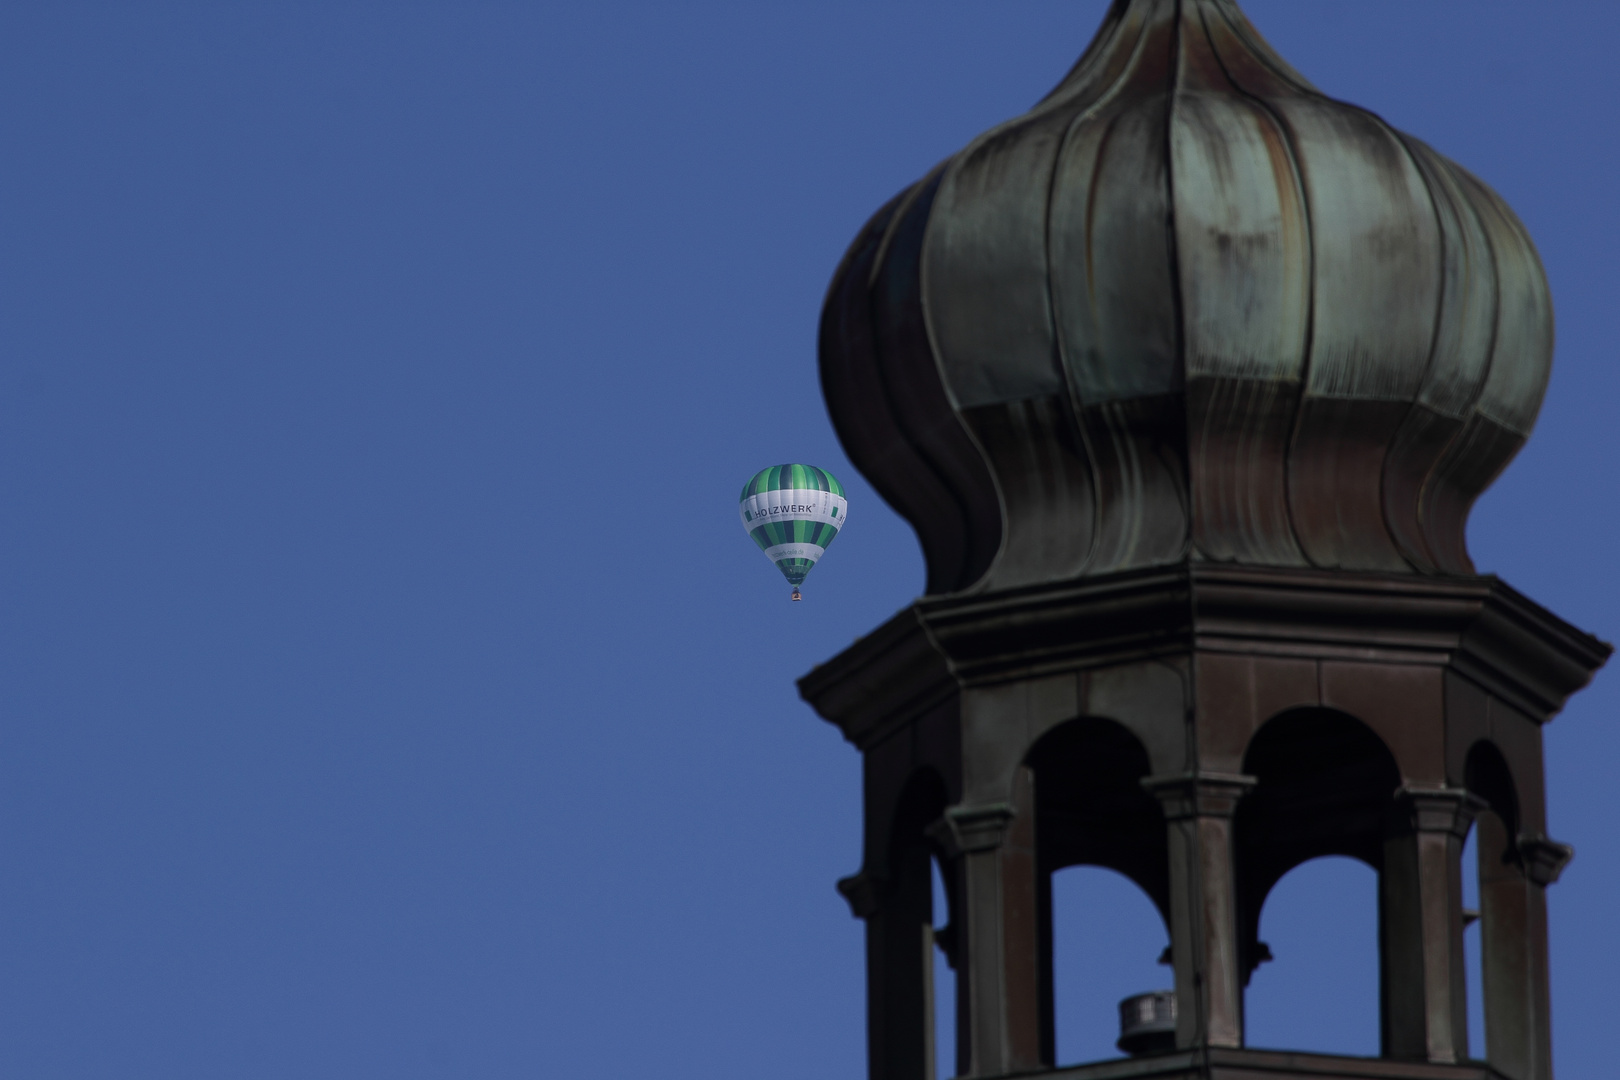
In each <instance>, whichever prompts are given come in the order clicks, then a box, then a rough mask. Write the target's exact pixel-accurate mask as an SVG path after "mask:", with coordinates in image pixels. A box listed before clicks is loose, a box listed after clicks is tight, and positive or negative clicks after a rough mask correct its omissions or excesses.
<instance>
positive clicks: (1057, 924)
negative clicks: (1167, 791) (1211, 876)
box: [1027, 717, 1174, 1064]
mask: <svg viewBox="0 0 1620 1080" xmlns="http://www.w3.org/2000/svg"><path fill="white" fill-rule="evenodd" d="M1027 762H1028V764H1029V767H1030V769H1031V772H1032V773H1033V782H1034V789H1035V820H1036V826H1035V836H1036V853H1037V862H1038V871H1037V878H1038V881H1039V886H1040V890H1041V922H1042V927H1043V932H1042V938H1043V942H1044V946H1045V947H1044V948H1043V949H1042V950H1041V957H1040V962H1041V963H1042V964H1043V971H1042V973H1041V982H1042V993H1041V1004H1042V1011H1043V1014H1044V1015H1043V1017H1042V1025H1041V1027H1042V1031H1041V1036H1042V1042H1043V1057H1044V1059H1045V1060H1046V1061H1048V1062H1051V1063H1053V1064H1069V1063H1075V1062H1080V1061H1091V1060H1097V1059H1100V1058H1111V1057H1117V1056H1119V1053H1120V1052H1119V1050H1118V1049H1116V1046H1115V1040H1116V1039H1118V1038H1119V1035H1120V1014H1119V1003H1120V1000H1121V999H1122V998H1125V997H1128V996H1131V995H1135V994H1140V993H1144V992H1149V991H1154V990H1167V989H1169V988H1170V987H1171V986H1172V984H1173V983H1174V975H1173V973H1172V971H1171V969H1170V968H1169V967H1168V966H1165V967H1161V966H1159V964H1158V962H1159V960H1160V959H1161V958H1163V957H1164V956H1165V955H1166V945H1167V942H1168V931H1167V929H1166V927H1167V926H1168V919H1167V918H1166V916H1165V913H1166V912H1167V911H1168V909H1169V896H1170V886H1169V871H1168V864H1169V854H1168V848H1167V841H1166V834H1165V824H1164V813H1163V810H1162V809H1161V808H1160V805H1159V802H1158V800H1157V799H1155V798H1154V797H1153V796H1151V795H1149V794H1148V793H1147V791H1146V790H1145V789H1144V788H1143V787H1142V783H1141V782H1142V779H1143V778H1144V777H1146V776H1147V775H1148V773H1149V771H1150V763H1149V759H1148V753H1147V750H1146V749H1145V748H1144V747H1143V745H1142V742H1141V740H1139V739H1138V738H1137V737H1136V736H1135V735H1134V734H1132V733H1131V731H1130V730H1129V729H1127V728H1126V727H1125V726H1124V725H1123V724H1120V723H1117V722H1116V721H1113V720H1109V719H1106V718H1103V717H1081V718H1078V719H1075V720H1070V721H1068V722H1066V723H1063V724H1060V725H1058V726H1057V727H1055V728H1053V729H1052V730H1051V731H1049V732H1047V733H1046V734H1045V735H1044V736H1042V737H1041V739H1040V740H1039V741H1037V742H1036V744H1035V745H1034V747H1033V748H1032V749H1031V750H1030V753H1029V756H1028V758H1027Z"/></svg>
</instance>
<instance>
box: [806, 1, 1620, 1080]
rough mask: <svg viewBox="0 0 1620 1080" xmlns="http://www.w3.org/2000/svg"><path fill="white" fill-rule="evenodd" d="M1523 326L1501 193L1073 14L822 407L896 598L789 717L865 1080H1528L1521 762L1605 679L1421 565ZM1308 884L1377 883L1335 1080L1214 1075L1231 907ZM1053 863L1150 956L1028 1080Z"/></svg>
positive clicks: (826, 358)
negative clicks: (1097, 1035) (917, 558)
mask: <svg viewBox="0 0 1620 1080" xmlns="http://www.w3.org/2000/svg"><path fill="white" fill-rule="evenodd" d="M1551 310H1552V309H1551V301H1550V298H1549V295H1548V291H1547V284H1546V279H1545V277H1544V275H1543V273H1542V269H1541V265H1540V262H1539V260H1538V258H1537V256H1536V253H1535V249H1534V247H1533V246H1532V244H1531V242H1530V239H1529V236H1528V235H1527V234H1526V232H1525V230H1524V228H1523V226H1522V225H1521V224H1520V223H1519V221H1518V219H1517V218H1516V217H1515V216H1514V215H1513V213H1512V211H1511V210H1510V209H1509V208H1508V207H1507V206H1506V204H1505V203H1503V201H1502V200H1501V198H1500V197H1499V196H1497V195H1496V194H1495V193H1494V192H1493V191H1491V189H1490V188H1488V187H1487V186H1486V185H1485V184H1484V183H1482V182H1481V181H1479V180H1478V179H1476V178H1475V177H1474V176H1473V175H1472V174H1470V173H1468V172H1467V171H1466V170H1464V169H1463V168H1461V167H1460V166H1458V165H1456V164H1454V163H1453V162H1451V161H1449V160H1447V159H1446V158H1444V157H1442V156H1441V155H1440V154H1438V153H1436V152H1435V151H1434V150H1433V149H1431V148H1430V147H1428V146H1427V145H1425V144H1424V143H1422V142H1420V141H1418V140H1417V139H1415V138H1412V137H1411V136H1408V135H1404V134H1402V133H1400V132H1398V131H1395V130H1393V129H1392V128H1390V127H1389V126H1388V125H1387V124H1385V123H1384V122H1383V121H1382V120H1381V119H1379V118H1378V117H1377V116H1375V115H1373V114H1371V113H1368V112H1366V111H1365V110H1362V109H1358V108H1355V107H1354V106H1350V105H1346V104H1343V103H1341V102H1337V101H1334V100H1331V99H1329V98H1327V97H1325V96H1323V95H1322V94H1321V93H1320V92H1318V91H1317V90H1316V89H1315V88H1313V87H1312V86H1311V85H1310V84H1309V83H1308V82H1306V81H1305V79H1304V78H1303V77H1301V76H1300V75H1299V74H1298V73H1296V72H1295V71H1294V70H1293V69H1292V68H1291V67H1289V65H1288V64H1287V63H1286V62H1284V61H1283V60H1282V59H1281V58H1280V57H1279V56H1277V54H1276V53H1275V52H1273V51H1272V50H1271V49H1270V48H1269V47H1268V46H1267V45H1266V44H1265V42H1264V41H1263V40H1262V39H1261V38H1260V36H1259V34H1258V33H1257V32H1256V31H1255V30H1254V28H1253V27H1252V26H1251V25H1250V24H1249V23H1248V21H1247V20H1246V19H1245V18H1244V16H1243V14H1242V13H1241V12H1240V11H1239V10H1238V8H1237V6H1236V4H1235V3H1233V2H1232V0H1117V2H1116V3H1115V4H1114V5H1113V7H1112V9H1111V10H1110V11H1109V13H1108V15H1107V17H1106V19H1105V20H1104V23H1103V26H1102V27H1101V29H1100V30H1099V32H1098V35H1097V37H1096V39H1095V40H1094V41H1093V42H1092V44H1091V45H1090V47H1089V48H1088V49H1087V50H1086V51H1085V53H1084V55H1083V56H1082V57H1081V58H1080V60H1079V62H1078V63H1077V64H1076V66H1075V67H1074V69H1073V70H1072V71H1071V72H1070V73H1069V75H1068V76H1067V77H1066V78H1065V79H1064V80H1063V81H1062V82H1061V83H1060V84H1059V85H1058V87H1057V88H1056V89H1055V90H1053V91H1052V93H1051V94H1049V95H1048V96H1047V97H1046V98H1045V99H1044V100H1043V101H1041V102H1040V103H1039V104H1037V105H1036V106H1035V108H1034V109H1032V110H1031V111H1030V112H1028V113H1027V114H1025V115H1023V116H1020V117H1017V118H1015V119H1013V120H1010V121H1008V122H1007V123H1005V124H1002V125H1001V126H999V127H997V128H994V129H992V130H991V131H989V132H987V133H985V134H984V135H982V136H980V137H979V138H978V139H976V140H974V141H973V142H972V143H971V144H969V145H968V146H967V147H966V148H965V149H963V150H962V151H961V152H959V153H958V154H956V155H955V156H953V157H951V158H949V159H948V160H946V161H945V162H944V163H943V164H941V165H940V166H938V167H937V168H936V169H935V170H934V171H933V172H931V173H930V174H929V175H927V176H925V177H923V178H922V179H921V180H919V181H918V182H917V183H916V184H914V185H913V186H912V187H910V188H908V189H907V190H905V191H903V192H901V193H900V194H899V195H897V196H896V197H895V198H894V199H893V200H892V201H891V202H890V203H889V204H888V205H886V206H885V207H883V208H882V209H881V210H879V211H878V213H877V215H876V216H875V217H874V218H873V219H872V220H871V221H870V222H869V223H868V224H867V226H866V227H865V229H864V230H862V232H861V233H860V235H859V236H857V237H856V239H855V242H854V244H853V245H852V246H851V247H850V249H849V253H848V254H847V256H846V257H845V259H844V262H843V264H842V265H841V266H840V267H839V269H838V272H837V275H836V277H835V279H834V281H833V285H832V288H831V290H830V293H829V296H828V299H827V303H826V307H825V310H824V312H823V319H822V327H821V378H822V386H823V391H824V394H825V397H826V400H827V405H828V409H829V411H830V412H831V415H832V419H833V423H834V425H835V427H836V428H837V431H838V434H839V438H840V439H841V441H842V442H843V445H844V447H845V449H846V450H847V452H848V454H849V457H850V459H851V460H852V461H853V462H854V463H855V464H856V466H857V467H858V468H859V469H860V470H861V471H862V473H863V474H864V475H865V476H866V478H867V479H868V480H869V481H870V482H871V484H872V485H873V486H874V487H875V488H877V489H878V491H879V492H881V493H882V494H883V496H884V498H885V499H886V500H887V501H888V502H889V503H890V504H891V505H892V506H893V507H894V508H895V509H896V510H897V511H899V512H900V513H901V514H902V515H903V516H905V517H906V518H907V519H908V520H909V521H910V522H911V523H912V525H913V526H914V527H915V529H916V531H917V534H918V537H919V540H920V542H921V544H922V548H923V551H924V554H925V556H926V558H927V563H928V579H927V580H928V586H927V594H926V595H924V596H923V597H922V598H920V599H919V600H917V601H916V602H914V603H913V604H911V605H910V606H909V607H908V608H906V609H905V610H903V611H901V612H900V613H899V614H897V615H896V616H894V618H892V619H890V620H889V621H888V622H887V623H885V624H884V625H883V626H881V627H879V628H877V629H876V630H874V631H873V632H872V633H871V634H869V635H867V636H866V637H865V638H863V639H861V640H860V641H858V642H856V643H855V644H854V645H853V646H851V647H850V648H849V649H847V650H846V651H845V652H843V653H842V654H840V655H839V656H837V657H834V658H833V659H832V660H830V661H828V662H827V663H825V664H823V665H821V666H819V667H818V668H816V669H815V670H814V671H812V672H811V673H810V674H809V675H807V676H805V677H804V678H803V679H802V680H801V681H800V689H801V692H802V694H803V695H804V697H805V698H806V700H808V701H809V702H810V703H811V704H812V705H813V706H814V707H815V708H816V710H817V711H818V712H819V713H820V714H821V715H822V716H823V717H825V718H826V719H827V720H829V721H831V722H832V723H834V724H836V725H837V726H838V727H839V728H840V730H841V731H842V732H843V734H844V736H845V737H846V738H847V739H848V740H849V741H850V742H851V743H853V744H854V745H855V746H856V747H857V748H858V749H859V750H860V752H861V754H862V756H863V763H864V804H865V837H864V854H863V860H862V864H861V868H860V871H859V873H857V874H855V875H854V876H852V877H850V878H846V879H845V880H844V881H842V882H840V883H839V889H840V891H841V892H842V893H843V894H844V896H845V897H846V898H847V899H848V900H849V902H850V904H851V906H852V908H853V909H854V912H855V914H856V915H857V916H859V917H860V918H861V919H863V920H864V921H865V924H866V955H867V1002H868V1039H869V1075H870V1077H871V1080H934V1076H935V1075H936V1072H937V1073H938V1075H940V1076H949V1075H956V1076H962V1077H975V1078H978V1077H999V1076H1008V1075H1013V1074H1018V1075H1026V1076H1028V1075H1035V1076H1039V1075H1052V1076H1062V1077H1064V1078H1065V1080H1093V1078H1095V1080H1103V1078H1105V1077H1107V1078H1113V1077H1125V1076H1130V1077H1165V1078H1170V1077H1177V1078H1181V1077H1186V1078H1191V1077H1208V1078H1215V1077H1227V1078H1231V1080H1238V1078H1240V1077H1241V1078H1245V1080H1248V1078H1253V1077H1257V1076H1262V1075H1263V1076H1267V1077H1276V1078H1286V1077H1314V1078H1351V1077H1358V1078H1369V1077H1386V1078H1414V1080H1415V1078H1419V1077H1422V1078H1428V1080H1465V1078H1467V1080H1487V1078H1493V1077H1505V1078H1509V1080H1549V1078H1550V1077H1551V1076H1552V1066H1551V1040H1550V1033H1549V995H1548V973H1547V917H1546V900H1545V890H1546V888H1547V887H1548V886H1549V885H1551V884H1552V883H1553V882H1554V881H1555V880H1556V879H1557V877H1558V874H1559V871H1560V870H1561V869H1562V867H1563V866H1564V864H1565V863H1566V862H1567V861H1568V859H1569V858H1570V855H1571V852H1570V849H1569V848H1568V847H1566V846H1565V845H1563V844H1560V843H1558V842H1557V841H1555V840H1553V839H1551V838H1550V837H1549V835H1548V832H1547V824H1546V820H1545V799H1544V795H1543V790H1542V784H1543V767H1542V758H1541V745H1542V744H1541V726H1542V725H1543V724H1545V723H1546V722H1547V721H1549V720H1550V719H1551V718H1552V717H1553V716H1554V715H1555V714H1556V713H1557V712H1558V711H1559V709H1560V708H1561V707H1562V706H1563V704H1564V701H1565V700H1566V699H1567V698H1568V696H1569V695H1570V694H1571V693H1573V692H1574V691H1576V690H1577V689H1579V688H1580V687H1582V686H1584V685H1585V684H1586V682H1587V681H1588V680H1589V679H1590V678H1591V676H1592V674H1593V672H1594V671H1596V670H1597V668H1599V667H1600V666H1601V665H1602V664H1603V663H1604V662H1605V660H1606V659H1607V658H1608V656H1609V653H1610V648H1609V646H1607V645H1606V644H1604V643H1602V642H1600V641H1598V640H1597V639H1595V638H1593V637H1592V636H1591V635H1589V634H1585V633H1583V632H1581V631H1579V630H1577V629H1575V628H1574V627H1572V626H1570V625H1569V624H1567V623H1565V622H1563V621H1562V620H1560V619H1559V618H1558V617H1556V616H1555V615H1553V614H1552V613H1551V612H1549V611H1547V610H1545V609H1544V608H1542V607H1540V606H1539V605H1537V604H1535V603H1534V602H1533V601H1531V600H1529V599H1527V598H1526V597H1524V596H1522V595H1520V594H1519V593H1517V592H1515V591H1514V590H1513V589H1512V588H1510V587H1509V586H1508V585H1506V584H1505V583H1503V582H1502V581H1500V580H1498V579H1497V578H1495V577H1494V576H1491V575H1482V574H1479V573H1477V572H1476V571H1475V569H1474V566H1473V564H1472V562H1471V561H1470V559H1469V556H1468V551H1467V547H1466V544H1465V535H1464V534H1465V526H1466V522H1467V517H1468V512H1469V510H1470V508H1471V506H1472V504H1473V502H1474V500H1475V499H1476V498H1477V497H1478V495H1479V494H1480V492H1482V491H1483V490H1484V489H1485V488H1486V486H1488V485H1489V483H1490V482H1491V481H1492V480H1493V479H1494V478H1495V477H1496V475H1497V474H1498V473H1499V472H1500V471H1501V470H1502V469H1503V468H1504V467H1505V466H1506V464H1507V463H1508V461H1509V460H1511V458H1512V457H1513V455H1514V454H1515V453H1516V452H1517V451H1518V449H1519V447H1520V446H1521V445H1522V444H1523V442H1524V440H1525V439H1526V438H1527V437H1528V435H1529V433H1530V430H1531V426H1532V424H1533V423H1534V420H1535V416H1536V414H1537V412H1538V411H1539V408H1540V405H1541V398H1542V394H1543V391H1544V389H1545V387H1546V383H1547V378H1548V374H1549V370H1550V364H1551V357H1552V314H1551ZM1470 830H1475V831H1477V835H1478V851H1479V865H1478V867H1477V868H1472V867H1464V866H1463V865H1462V859H1461V855H1462V849H1463V843H1464V840H1465V838H1466V837H1467V836H1468V834H1469V832H1470ZM1321 855H1346V856H1350V857H1353V858H1356V859H1359V860H1361V861H1362V862H1364V863H1366V864H1367V865H1369V866H1371V867H1372V868H1373V869H1374V870H1375V871H1376V872H1377V874H1378V880H1379V892H1378V896H1379V899H1378V905H1379V911H1378V919H1379V940H1380V968H1381V995H1380V999H1381V1000H1380V1010H1381V1032H1382V1040H1381V1041H1382V1053H1381V1056H1380V1057H1379V1058H1376V1059H1366V1058H1352V1057H1336V1056H1330V1055H1318V1054H1302V1053H1292V1052H1285V1051H1273V1050H1259V1049H1253V1048H1248V1047H1246V1046H1245V1042H1244V1013H1243V995H1244V988H1245V986H1246V984H1247V982H1248V979H1249V976H1250V974H1251V973H1252V972H1253V971H1254V969H1255V967H1256V965H1257V964H1258V963H1259V962H1260V961H1261V960H1262V959H1263V958H1264V946H1263V945H1262V944H1261V943H1260V942H1259V940H1258V937H1257V934H1258V927H1259V920H1260V911H1261V907H1262V905H1263V904H1264V902H1265V899H1266V896H1267V894H1268V892H1269V891H1270V889H1271V888H1272V886H1273V885H1274V884H1276V882H1277V881H1278V880H1279V879H1280V878H1281V877H1282V876H1283V875H1284V874H1285V873H1287V872H1288V871H1289V870H1290V869H1292V868H1293V867H1295V866H1298V865H1299V864H1300V863H1302V862H1304V861H1306V860H1308V859H1311V858H1315V857H1318V856H1321ZM931 861H937V863H938V864H939V865H940V866H941V868H942V870H943V877H944V880H945V881H946V888H947V893H948V898H949V899H948V907H949V910H948V911H947V912H935V911H933V910H931V908H932V898H931V889H930V877H929V875H930V862H931ZM1080 864H1087V865H1097V866H1104V867H1109V868H1111V869H1114V870H1117V871H1118V872H1120V873H1121V874H1124V875H1125V876H1126V877H1128V878H1130V879H1131V880H1132V881H1134V882H1135V883H1136V884H1137V885H1138V886H1140V887H1141V888H1142V890H1143V891H1144V892H1145V893H1146V894H1147V895H1148V896H1149V897H1151V898H1152V900H1153V902H1154V904H1155V905H1156V906H1157V907H1158V909H1159V911H1160V913H1161V914H1162V916H1163V917H1164V920H1165V924H1166V926H1167V927H1168V929H1169V936H1170V942H1171V947H1170V961H1171V963H1172V966H1173V969H1174V983H1175V987H1174V993H1173V998H1172V999H1167V1000H1166V1002H1165V1003H1164V1004H1166V1005H1168V1004H1169V1003H1170V1000H1173V1011H1174V1037H1173V1040H1171V1039H1170V1038H1169V1037H1168V1036H1166V1037H1165V1038H1163V1039H1161V1040H1154V1039H1145V1040H1137V1041H1136V1042H1135V1043H1131V1044H1130V1045H1133V1046H1134V1047H1136V1048H1139V1049H1140V1050H1141V1053H1140V1055H1139V1056H1134V1057H1131V1058H1129V1059H1127V1060H1125V1061H1118V1060H1115V1061H1108V1062H1099V1063H1094V1064H1090V1065H1080V1066H1070V1067H1065V1068H1063V1069H1057V1068H1056V1066H1055V1061H1054V1041H1055V1039H1054V1026H1055V1025H1054V1011H1053V1010H1054V1006H1053V993H1052V958H1051V953H1052V933H1051V910H1050V907H1051V905H1050V896H1051V875H1052V873H1053V872H1054V871H1056V870H1059V869H1062V868H1064V867H1067V866H1073V865H1080ZM1464 873H1477V874H1478V875H1479V881H1480V898H1481V919H1482V939H1481V940H1482V952H1483V968H1484V970H1483V985H1484V994H1485V1002H1484V1005H1485V1009H1484V1013H1485V1024H1486V1031H1485V1045H1486V1048H1487V1058H1488V1061H1486V1062H1480V1061H1470V1060H1468V1038H1467V1009H1466V1002H1465V994H1466V979H1465V977H1464V962H1463V953H1462V941H1463V918H1464V916H1463V910H1462V875H1463V874H1464ZM936 928H937V930H936ZM936 939H937V941H938V943H939V945H940V946H941V947H942V948H943V949H944V951H945V952H946V953H947V955H948V956H949V957H950V958H951V962H952V964H953V966H954V967H955V969H956V972H957V1001H956V1015H957V1018H958V1019H957V1035H958V1046H957V1053H956V1060H955V1062H954V1063H952V1062H941V1063H936V1062H934V1060H933V1045H934V1036H933V1030H932V1027H933V1008H934V1005H933V1002H932V978H931V964H932V958H933V950H934V945H935V942H936ZM1144 989H1146V988H1144ZM1150 1005H1151V1002H1148V1003H1144V1007H1147V1006H1150ZM1150 1011H1151V1009H1150Z"/></svg>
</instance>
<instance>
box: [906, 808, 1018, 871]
mask: <svg viewBox="0 0 1620 1080" xmlns="http://www.w3.org/2000/svg"><path fill="white" fill-rule="evenodd" d="M1017 816H1018V814H1017V811H1015V810H1014V809H1013V808H1012V806H1011V805H1009V804H1007V803H988V804H986V805H983V806H953V807H951V808H950V809H949V810H946V811H945V815H944V816H943V817H941V818H940V819H939V820H938V821H936V822H934V823H933V824H932V825H930V826H928V829H927V830H926V831H927V834H928V838H929V839H930V840H932V841H934V843H936V844H938V845H939V846H940V850H941V851H942V852H944V854H945V857H946V858H948V859H955V858H959V857H961V856H963V855H970V854H972V853H974V852H978V851H994V850H995V849H996V848H999V847H1000V846H1001V844H1002V842H1003V841H1004V840H1006V838H1007V830H1008V829H1009V828H1010V827H1011V826H1012V822H1013V818H1015V817H1017Z"/></svg>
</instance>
